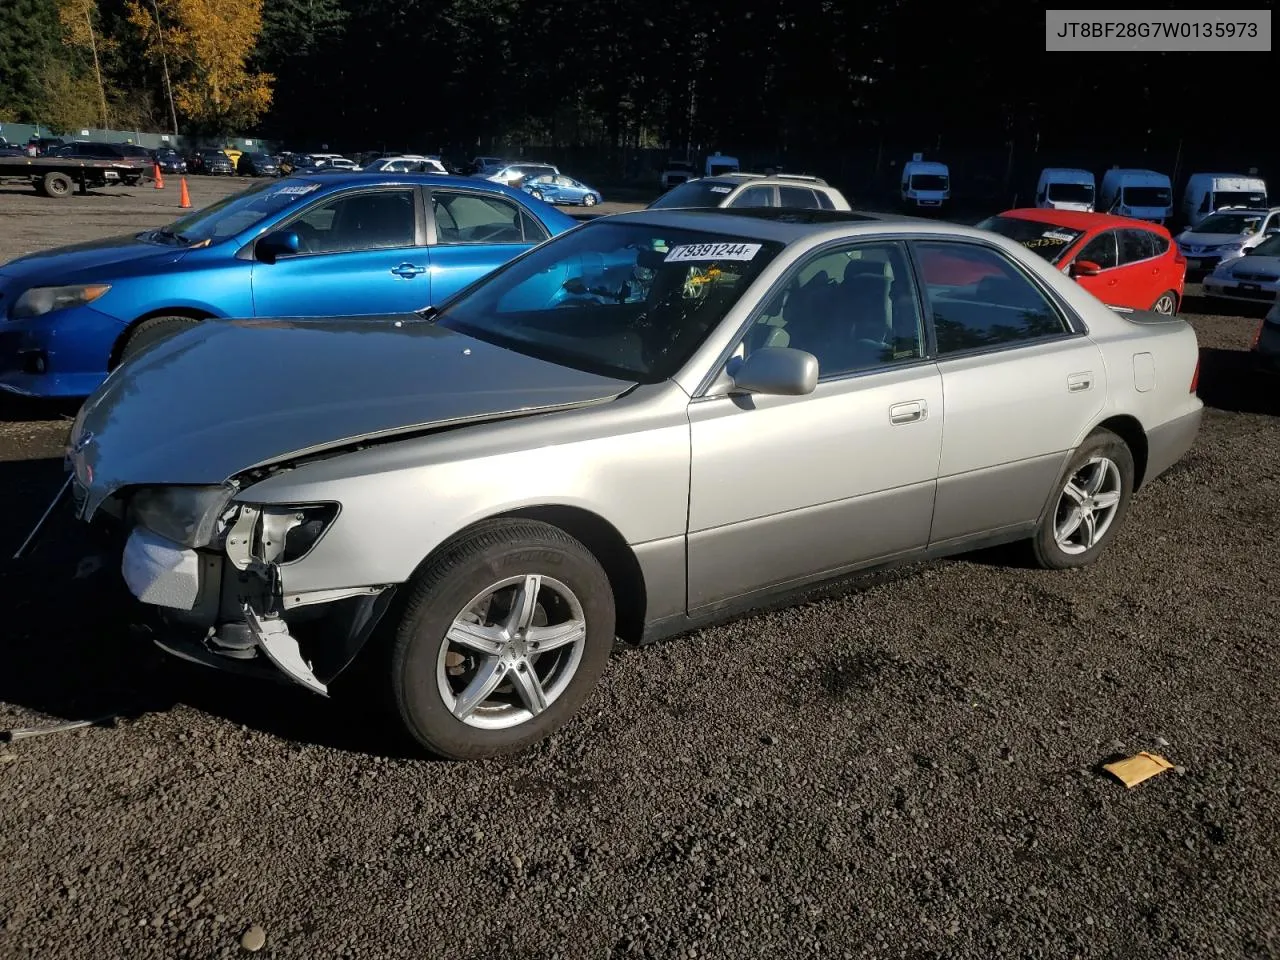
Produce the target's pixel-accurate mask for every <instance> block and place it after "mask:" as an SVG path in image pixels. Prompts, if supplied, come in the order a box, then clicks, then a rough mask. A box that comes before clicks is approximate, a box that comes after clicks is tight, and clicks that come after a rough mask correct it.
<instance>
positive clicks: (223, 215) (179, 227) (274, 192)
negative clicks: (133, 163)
mask: <svg viewBox="0 0 1280 960" xmlns="http://www.w3.org/2000/svg"><path fill="white" fill-rule="evenodd" d="M319 189H320V184H318V183H311V182H309V181H306V180H293V179H290V180H267V181H265V182H263V183H259V184H255V185H254V186H252V187H249V189H247V190H242V191H241V192H240V193H233V194H232V195H231V196H229V197H223V198H222V199H221V200H219V201H218V202H216V203H213V204H210V205H209V206H207V207H205V208H203V209H201V210H197V211H196V212H195V213H192V214H189V215H187V216H185V217H183V218H182V219H181V220H175V221H174V222H173V223H171V224H169V226H167V227H165V228H164V229H163V230H161V231H159V235H160V236H161V237H177V238H178V239H180V240H182V241H183V242H185V243H199V242H200V241H202V240H210V241H218V240H223V239H225V238H227V237H232V236H235V235H236V234H237V233H240V232H242V231H244V230H248V229H249V228H250V227H252V226H254V225H256V224H258V223H260V222H261V221H262V220H264V219H265V218H267V217H269V216H271V215H272V214H275V213H279V212H280V211H281V210H283V209H285V208H286V207H288V206H290V205H292V204H294V203H297V202H298V201H299V200H301V199H302V198H303V197H306V196H308V195H309V194H311V193H313V192H315V191H316V190H319Z"/></svg>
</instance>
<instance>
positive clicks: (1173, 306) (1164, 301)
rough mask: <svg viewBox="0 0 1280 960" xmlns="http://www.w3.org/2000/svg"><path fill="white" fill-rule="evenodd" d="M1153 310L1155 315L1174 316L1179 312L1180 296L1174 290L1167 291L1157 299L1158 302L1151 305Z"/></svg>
mask: <svg viewBox="0 0 1280 960" xmlns="http://www.w3.org/2000/svg"><path fill="white" fill-rule="evenodd" d="M1151 309H1152V311H1153V312H1155V313H1163V314H1166V315H1168V316H1170V317H1171V316H1173V315H1174V314H1175V313H1177V312H1178V295H1177V294H1176V293H1174V292H1173V291H1172V290H1166V291H1165V292H1164V293H1162V294H1160V296H1159V297H1158V298H1156V302H1155V303H1153V304H1152V305H1151Z"/></svg>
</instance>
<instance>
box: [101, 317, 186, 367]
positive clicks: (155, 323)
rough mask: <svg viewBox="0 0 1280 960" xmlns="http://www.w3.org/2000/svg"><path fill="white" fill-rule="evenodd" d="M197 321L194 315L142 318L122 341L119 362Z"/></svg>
mask: <svg viewBox="0 0 1280 960" xmlns="http://www.w3.org/2000/svg"><path fill="white" fill-rule="evenodd" d="M199 322H200V321H199V320H197V319H195V318H194V317H152V318H151V319H149V320H143V321H142V323H140V324H138V325H137V326H136V327H134V328H133V331H132V332H131V333H130V334H129V339H127V340H126V341H125V342H124V347H123V348H122V349H121V350H120V363H124V362H125V361H126V360H128V359H130V358H131V357H136V356H137V355H138V354H140V353H142V351H144V350H146V349H147V348H148V347H150V346H152V345H154V344H157V343H159V342H160V341H161V340H168V339H169V338H170V337H172V336H174V335H175V334H179V333H181V332H182V331H183V330H189V329H190V328H192V327H194V326H195V325H196V324H198V323H199Z"/></svg>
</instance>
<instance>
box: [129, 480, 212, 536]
mask: <svg viewBox="0 0 1280 960" xmlns="http://www.w3.org/2000/svg"><path fill="white" fill-rule="evenodd" d="M235 492H236V491H235V488H234V487H232V486H229V485H220V486H216V487H194V486H169V487H144V488H142V489H140V490H138V491H137V492H136V493H134V495H133V497H132V498H131V500H130V501H129V509H130V511H131V513H132V514H133V517H134V519H135V520H136V521H137V522H138V523H140V524H141V525H142V526H144V527H146V528H147V529H148V530H150V531H151V532H152V533H157V534H159V535H160V536H162V537H164V538H166V539H168V540H172V541H174V542H175V543H180V544H182V545H183V546H184V547H203V546H205V545H206V544H208V543H209V542H210V541H211V540H212V539H213V537H214V534H216V533H217V532H218V521H219V519H220V518H221V517H222V515H223V514H224V513H225V512H226V510H227V507H228V505H229V504H230V503H231V498H232V497H233V496H234V495H235Z"/></svg>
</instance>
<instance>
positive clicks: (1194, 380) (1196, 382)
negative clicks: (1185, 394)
mask: <svg viewBox="0 0 1280 960" xmlns="http://www.w3.org/2000/svg"><path fill="white" fill-rule="evenodd" d="M1198 386H1200V357H1199V356H1198V355H1197V356H1196V369H1195V372H1194V373H1193V374H1191V390H1190V391H1189V392H1191V393H1195V392H1196V387H1198Z"/></svg>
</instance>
